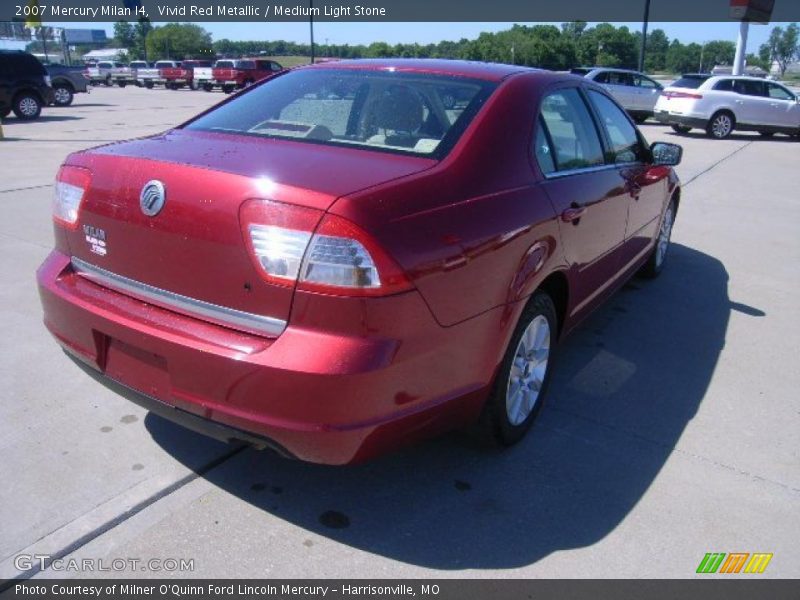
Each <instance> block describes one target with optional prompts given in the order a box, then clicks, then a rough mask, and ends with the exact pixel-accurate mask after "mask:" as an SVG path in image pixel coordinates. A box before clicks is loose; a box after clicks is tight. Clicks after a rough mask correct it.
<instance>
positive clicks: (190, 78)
mask: <svg viewBox="0 0 800 600" xmlns="http://www.w3.org/2000/svg"><path fill="white" fill-rule="evenodd" d="M210 66H211V61H210V60H184V61H183V62H181V63H180V65H179V66H177V67H170V68H167V69H161V77H162V79H164V87H166V88H167V89H169V90H178V89H180V88H182V87H184V86H187V85H188V86H189V87H190V88H192V89H193V90H196V89H197V85H196V84H195V81H194V70H195V68H203V67H210Z"/></svg>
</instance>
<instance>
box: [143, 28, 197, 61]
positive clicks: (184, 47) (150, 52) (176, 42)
mask: <svg viewBox="0 0 800 600" xmlns="http://www.w3.org/2000/svg"><path fill="white" fill-rule="evenodd" d="M146 48H147V56H148V58H149V59H150V60H159V59H164V58H166V59H175V60H183V59H186V58H199V57H204V56H211V55H212V52H213V50H212V45H211V34H210V33H209V32H208V31H206V30H205V29H203V28H202V27H200V26H199V25H195V24H193V23H167V24H166V25H163V26H161V27H155V28H153V30H152V31H151V32H150V33H149V35H148V36H147V41H146Z"/></svg>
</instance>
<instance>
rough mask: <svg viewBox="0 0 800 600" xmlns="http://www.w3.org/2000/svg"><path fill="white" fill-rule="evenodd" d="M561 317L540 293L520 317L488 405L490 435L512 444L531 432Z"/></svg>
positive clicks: (486, 415)
mask: <svg viewBox="0 0 800 600" xmlns="http://www.w3.org/2000/svg"><path fill="white" fill-rule="evenodd" d="M557 331H558V320H557V317H556V309H555V305H554V304H553V300H552V299H551V298H550V296H549V295H548V294H546V293H545V292H536V293H535V294H534V295H533V297H532V298H531V300H530V302H529V303H528V306H526V307H525V310H524V311H523V313H522V316H521V317H520V320H519V324H518V325H517V328H516V330H515V331H514V335H512V336H511V341H510V343H509V345H508V349H507V350H506V354H505V357H504V358H503V362H502V364H501V365H500V370H499V371H498V373H497V378H496V379H495V382H494V384H493V386H492V393H491V395H490V396H489V399H488V400H487V401H486V406H485V407H484V414H483V423H484V430H485V434H486V436H487V437H489V438H490V439H493V440H494V441H496V442H498V443H500V444H502V445H504V446H510V445H511V444H515V443H516V442H518V441H519V440H520V439H522V437H523V436H524V435H525V433H526V432H527V431H528V429H529V428H530V426H531V425H532V424H533V421H534V420H535V419H536V415H538V414H539V411H540V410H541V408H542V404H543V402H544V396H545V394H546V392H547V386H548V384H549V382H550V373H551V371H552V364H553V355H554V350H555V344H556V332H557Z"/></svg>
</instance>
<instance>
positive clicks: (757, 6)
mask: <svg viewBox="0 0 800 600" xmlns="http://www.w3.org/2000/svg"><path fill="white" fill-rule="evenodd" d="M795 1H796V0H795ZM774 6H775V0H731V19H735V20H737V21H751V22H753V23H769V19H770V17H771V16H772V9H773V8H774Z"/></svg>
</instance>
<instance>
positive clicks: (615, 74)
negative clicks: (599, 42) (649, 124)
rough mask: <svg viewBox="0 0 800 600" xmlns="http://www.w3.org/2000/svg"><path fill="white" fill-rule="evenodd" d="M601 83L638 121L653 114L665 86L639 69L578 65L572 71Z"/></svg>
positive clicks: (642, 120) (644, 119) (641, 121)
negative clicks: (629, 69)
mask: <svg viewBox="0 0 800 600" xmlns="http://www.w3.org/2000/svg"><path fill="white" fill-rule="evenodd" d="M570 72H571V73H573V74H575V75H582V76H583V77H586V78H587V79H591V80H592V81H594V82H596V83H599V84H600V85H602V86H603V87H604V88H606V90H608V91H609V93H610V94H611V95H612V96H614V98H615V99H616V100H617V102H619V103H620V104H621V105H622V107H623V108H624V109H625V110H627V111H628V113H629V114H630V115H631V117H633V119H634V120H635V121H636V122H637V123H643V122H644V121H646V120H647V118H648V117H652V116H653V111H654V109H655V106H656V102H658V98H659V96H661V90H663V89H664V88H663V86H662V85H661V84H660V83H658V82H657V81H654V80H653V79H650V78H649V77H648V76H647V75H644V74H642V73H639V72H638V71H628V70H627V69H609V68H607V67H577V68H575V69H572V70H571V71H570Z"/></svg>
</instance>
